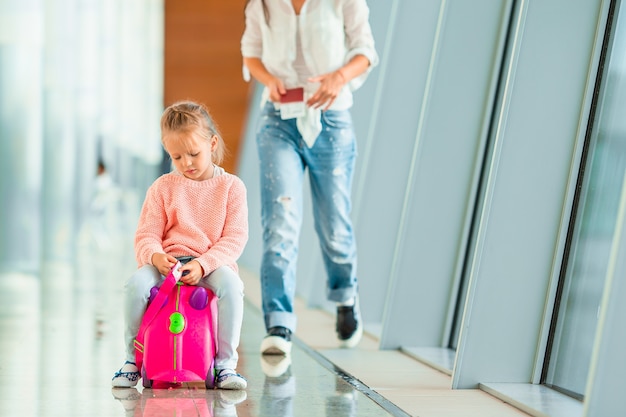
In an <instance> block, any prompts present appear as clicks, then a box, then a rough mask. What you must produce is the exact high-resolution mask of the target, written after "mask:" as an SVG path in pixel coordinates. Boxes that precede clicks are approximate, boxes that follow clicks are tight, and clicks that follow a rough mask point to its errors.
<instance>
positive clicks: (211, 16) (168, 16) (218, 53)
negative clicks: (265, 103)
mask: <svg viewBox="0 0 626 417" xmlns="http://www.w3.org/2000/svg"><path fill="white" fill-rule="evenodd" d="M244 6H245V0H240V1H236V0H226V1H224V0H165V57H164V61H165V68H164V77H165V85H164V105H165V106H168V105H170V104H171V103H173V102H175V101H177V100H182V99H192V100H196V101H200V102H202V103H204V104H206V105H207V107H208V108H209V111H210V112H211V114H212V116H213V117H214V119H215V121H216V123H217V125H218V128H219V129H220V131H221V133H222V136H223V138H224V140H225V142H226V146H227V148H228V152H229V155H228V156H227V158H226V160H225V161H224V163H223V166H224V168H225V169H226V170H227V171H229V172H233V173H234V172H235V170H236V168H237V161H238V153H239V143H240V140H241V137H242V133H243V123H244V119H245V114H246V109H247V106H248V92H249V88H250V84H248V83H246V82H244V81H243V79H242V76H241V65H242V60H241V53H240V47H239V46H240V40H241V35H242V33H243V29H244V15H243V9H244Z"/></svg>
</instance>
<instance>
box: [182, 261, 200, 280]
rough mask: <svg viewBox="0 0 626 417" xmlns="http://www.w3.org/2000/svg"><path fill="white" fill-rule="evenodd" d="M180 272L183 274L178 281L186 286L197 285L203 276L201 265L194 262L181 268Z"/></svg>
mask: <svg viewBox="0 0 626 417" xmlns="http://www.w3.org/2000/svg"><path fill="white" fill-rule="evenodd" d="M180 272H182V274H183V275H182V277H181V278H180V280H181V281H182V282H184V283H185V284H187V285H197V284H198V282H200V280H201V279H202V277H203V276H204V271H203V270H202V265H200V263H199V262H197V261H195V260H194V261H189V262H187V263H186V264H185V265H183V266H181V267H180Z"/></svg>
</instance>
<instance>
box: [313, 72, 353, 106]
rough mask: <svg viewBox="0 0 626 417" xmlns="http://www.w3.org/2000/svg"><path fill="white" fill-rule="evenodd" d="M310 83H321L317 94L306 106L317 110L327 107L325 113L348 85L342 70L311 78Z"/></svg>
mask: <svg viewBox="0 0 626 417" xmlns="http://www.w3.org/2000/svg"><path fill="white" fill-rule="evenodd" d="M309 82H312V83H320V86H319V88H318V89H317V91H316V92H315V94H313V95H312V96H311V97H309V99H308V100H307V102H306V105H307V106H310V107H315V108H319V107H322V106H324V105H325V107H324V111H326V110H328V109H329V108H330V106H331V105H332V104H333V103H334V101H335V99H336V98H337V96H338V95H339V93H340V92H341V89H342V88H343V86H344V85H346V78H345V77H344V75H343V73H342V72H341V70H337V71H333V72H329V73H328V74H323V75H320V76H318V77H311V78H309Z"/></svg>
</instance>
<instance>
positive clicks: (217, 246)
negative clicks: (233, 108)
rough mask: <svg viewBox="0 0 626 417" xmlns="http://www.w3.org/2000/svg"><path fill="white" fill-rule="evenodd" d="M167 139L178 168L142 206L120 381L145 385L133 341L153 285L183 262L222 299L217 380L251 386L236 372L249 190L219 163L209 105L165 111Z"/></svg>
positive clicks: (190, 279)
mask: <svg viewBox="0 0 626 417" xmlns="http://www.w3.org/2000/svg"><path fill="white" fill-rule="evenodd" d="M161 140H162V143H163V147H164V148H165V150H166V152H167V153H168V154H169V156H170V158H171V160H172V164H173V167H174V170H173V171H172V172H170V173H168V174H165V175H162V176H161V177H160V178H158V179H157V180H156V181H155V182H154V183H153V184H152V185H151V186H150V188H149V189H148V191H147V193H146V198H145V201H144V204H143V208H142V210H141V215H140V217H139V224H138V226H137V231H136V234H135V256H136V258H137V262H138V266H139V269H138V270H137V271H136V272H135V273H134V274H133V275H132V276H131V277H130V279H129V280H128V281H127V283H126V286H125V310H124V311H125V320H126V331H125V342H126V362H125V363H124V365H123V366H122V367H121V368H120V370H119V371H117V372H116V373H115V375H114V376H113V380H112V385H113V386H114V387H133V386H135V385H137V382H138V381H139V378H140V377H141V374H140V370H139V369H137V366H135V363H134V361H135V359H134V358H135V353H134V346H133V342H134V338H135V337H136V336H137V331H138V330H139V326H140V324H141V319H142V317H143V314H144V312H145V309H146V305H147V300H148V297H149V294H150V289H151V288H152V287H153V286H154V285H161V283H162V282H163V280H164V277H165V276H167V274H168V272H169V271H170V269H171V268H172V267H173V266H174V265H175V264H176V262H177V260H178V259H180V260H181V262H182V263H184V265H183V266H182V267H181V269H180V270H181V272H182V273H183V276H182V278H181V281H182V282H184V283H185V284H188V285H200V286H203V287H206V288H209V289H211V290H212V291H213V292H214V293H215V295H216V296H217V298H218V303H217V305H218V319H217V320H218V322H217V323H218V324H217V354H216V358H215V369H216V372H215V385H216V386H217V388H221V389H245V388H246V386H247V382H246V379H245V378H244V377H242V376H241V375H239V374H238V373H237V372H236V371H235V369H236V367H237V360H238V354H237V347H238V346H239V338H240V333H241V324H242V321H243V282H242V281H241V278H240V277H239V275H238V268H237V263H236V261H237V259H238V258H239V256H240V255H241V253H242V251H243V249H244V246H245V244H246V242H247V240H248V206H247V203H246V188H245V186H244V184H243V182H242V181H241V180H240V179H239V178H238V177H236V176H235V175H232V174H229V173H227V172H225V171H224V169H223V168H221V167H220V166H218V164H220V163H221V161H222V159H223V156H224V152H225V145H224V142H223V140H222V138H221V137H220V135H219V133H218V131H217V128H216V126H215V124H214V122H213V120H212V118H211V116H210V115H209V113H208V111H207V109H206V108H205V107H204V106H202V105H200V104H197V103H194V102H190V101H182V102H178V103H175V104H173V105H171V106H170V107H168V108H167V109H165V111H164V113H163V116H162V117H161ZM189 259H191V260H189ZM185 261H187V262H186V263H185Z"/></svg>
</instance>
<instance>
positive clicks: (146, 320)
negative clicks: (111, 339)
mask: <svg viewBox="0 0 626 417" xmlns="http://www.w3.org/2000/svg"><path fill="white" fill-rule="evenodd" d="M181 266H182V263H181V262H180V261H178V262H176V265H174V266H173V267H172V269H170V272H169V273H168V274H167V277H166V278H165V280H164V281H163V284H161V287H160V288H159V292H158V293H157V295H156V296H155V297H154V300H152V302H151V303H150V305H149V306H148V308H147V309H146V312H145V313H144V315H143V318H142V320H141V326H139V331H138V332H137V337H136V338H135V342H134V345H135V365H136V366H137V368H138V369H139V371H140V372H141V367H142V365H143V337H144V333H145V332H146V329H147V328H148V326H149V325H150V323H152V320H154V318H155V317H156V315H157V314H158V312H159V310H161V308H162V307H163V304H164V302H165V299H166V297H167V296H168V295H169V294H170V293H171V292H172V290H173V289H174V287H175V286H176V284H177V283H178V281H179V280H180V277H181V276H182V273H181V272H180V270H179V269H180V267H181Z"/></svg>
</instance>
